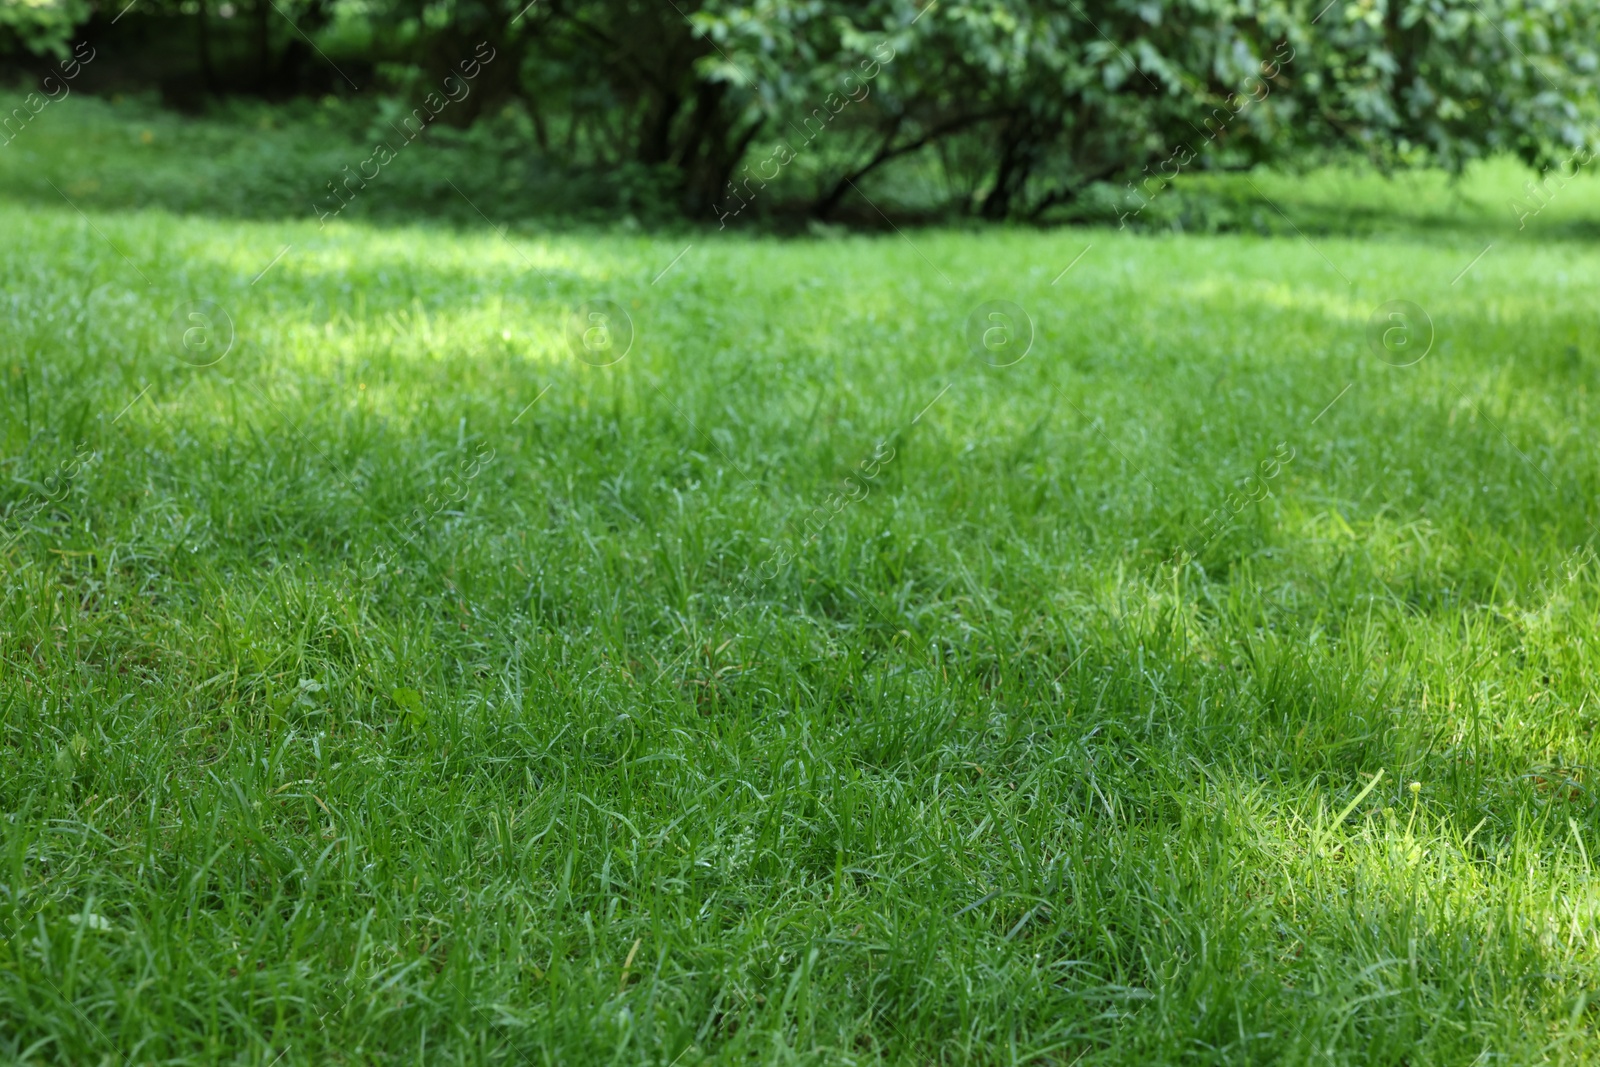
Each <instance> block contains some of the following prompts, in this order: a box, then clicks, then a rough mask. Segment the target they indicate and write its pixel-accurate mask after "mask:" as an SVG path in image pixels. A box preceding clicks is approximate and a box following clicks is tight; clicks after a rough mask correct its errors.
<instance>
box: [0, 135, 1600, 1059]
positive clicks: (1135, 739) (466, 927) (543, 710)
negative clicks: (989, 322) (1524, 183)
mask: <svg viewBox="0 0 1600 1067" xmlns="http://www.w3.org/2000/svg"><path fill="white" fill-rule="evenodd" d="M41 121H42V119H41ZM33 132H38V133H39V134H40V135H41V137H42V136H43V134H44V132H45V130H43V129H41V130H39V131H30V135H31V134H32V133H33ZM1581 191H1582V190H1580V189H1574V190H1573V192H1574V194H1575V195H1576V194H1577V193H1578V192H1581ZM1512 192H1514V190H1508V191H1507V195H1508V196H1509V195H1511V193H1512ZM83 206H84V207H85V210H86V214H80V213H79V212H78V211H77V210H75V209H74V208H72V207H70V206H68V205H67V204H65V203H61V204H60V205H59V206H48V205H47V204H46V202H45V201H44V200H34V199H31V198H30V199H29V200H28V201H27V202H26V203H23V202H0V232H3V233H5V234H6V235H7V240H6V241H5V242H4V244H3V245H0V292H3V293H4V300H5V310H4V319H3V322H4V332H3V333H0V412H3V415H0V440H3V442H4V447H3V455H4V464H5V467H4V479H3V483H0V509H3V516H4V519H3V522H0V530H3V531H4V533H3V540H0V561H3V563H0V565H3V567H4V578H3V581H4V590H5V592H4V602H3V608H0V655H3V657H4V672H3V675H0V726H3V734H0V803H3V807H4V811H5V817H4V819H3V821H0V869H3V872H4V873H3V874H0V885H3V890H4V891H3V893H0V921H3V923H4V933H5V935H6V938H5V940H4V942H3V943H0V1019H3V1020H4V1025H0V1042H3V1045H0V1048H3V1050H4V1054H5V1055H6V1056H7V1057H8V1058H18V1059H22V1060H26V1061H30V1062H75V1063H87V1062H122V1059H121V1058H120V1057H119V1053H120V1054H121V1055H122V1056H125V1057H126V1059H127V1060H128V1061H131V1062H140V1063H143V1062H213V1061H227V1062H241V1063H271V1062H274V1060H275V1058H276V1057H279V1056H281V1057H282V1058H281V1060H278V1061H277V1062H281V1063H284V1064H288V1063H323V1062H349V1063H369V1062H370V1063H388V1062H402V1061H404V1062H414V1061H415V1062H433V1061H444V1062H457V1061H460V1062H504V1063H518V1062H524V1061H532V1062H550V1063H558V1062H559V1063H572V1062H596V1061H601V1060H604V1061H606V1062H612V1061H630V1062H653V1063H661V1064H668V1063H673V1062H677V1063H681V1064H685V1065H687V1064H693V1063H702V1062H713V1061H715V1062H725V1061H737V1060H759V1061H767V1060H773V1061H780V1060H782V1061H787V1060H805V1061H808V1062H875V1061H878V1060H885V1061H893V1062H911V1063H927V1062H941V1063H944V1062H948V1063H958V1062H981V1063H998V1062H1008V1063H1009V1062H1020V1061H1023V1060H1033V1061H1041V1062H1059V1063H1072V1062H1080V1063H1084V1064H1089V1063H1111V1062H1140V1063H1147V1062H1179V1061H1182V1062H1196V1063H1252V1062H1287V1063H1316V1064H1326V1063H1351V1064H1357V1063H1361V1064H1366V1063H1387V1064H1402V1063H1404V1064H1422V1063H1468V1062H1483V1063H1488V1062H1546V1061H1549V1062H1563V1061H1570V1062H1581V1061H1583V1060H1585V1059H1587V1058H1591V1057H1593V1056H1595V1055H1596V1054H1597V1053H1600V1048H1597V1045H1600V1042H1597V1041H1596V1038H1595V1035H1594V1030H1593V1026H1594V1005H1593V1003H1592V1001H1593V987H1594V975H1595V973H1596V966H1597V964H1600V945H1597V944H1596V935H1595V917H1596V916H1595V912H1596V908H1597V904H1600V897H1597V895H1596V892H1595V889H1594V881H1593V873H1592V872H1593V854H1594V853H1595V851H1596V850H1597V849H1600V812H1597V808H1596V804H1595V796H1594V792H1593V790H1594V788H1595V779H1594V774H1593V769H1592V765H1593V763H1594V761H1595V758H1596V742H1595V740H1594V736H1593V731H1594V727H1595V723H1596V715H1597V711H1596V708H1595V707H1594V697H1593V681H1594V679H1595V677H1596V667H1597V654H1600V652H1597V649H1596V647H1595V644H1594V640H1593V629H1594V622H1595V618H1596V612H1597V609H1600V571H1597V567H1600V564H1597V561H1596V559H1595V556H1594V540H1595V535H1596V525H1595V524H1596V523H1597V522H1600V514H1597V509H1596V508H1595V507H1594V504H1593V501H1594V498H1595V494H1596V491H1597V488H1600V486H1597V481H1600V475H1597V473H1596V472H1595V470H1594V467H1593V465H1592V463H1590V462H1588V460H1589V458H1590V457H1591V456H1592V454H1593V451H1594V449H1595V447H1596V444H1597V441H1600V429H1597V427H1596V420H1595V417H1594V414H1593V413H1592V412H1591V410H1590V408H1589V403H1588V393H1589V389H1590V387H1591V385H1593V384H1594V383H1595V381H1596V378H1597V374H1600V337H1597V330H1596V324H1595V321H1594V315H1593V309H1592V303H1591V302H1590V301H1589V300H1588V294H1590V293H1592V292H1593V291H1594V286H1595V284H1596V283H1597V281H1600V254H1596V253H1595V252H1594V251H1593V250H1592V249H1589V248H1587V247H1584V246H1581V245H1578V244H1576V243H1572V242H1567V243H1551V242H1546V243H1538V242H1535V241H1533V240H1530V239H1528V238H1527V237H1526V236H1524V237H1521V238H1517V237H1507V236H1505V235H1504V234H1501V235H1499V236H1496V237H1495V242H1496V243H1495V244H1494V246H1493V248H1492V249H1490V250H1489V252H1488V253H1487V254H1485V255H1483V256H1482V258H1480V259H1478V260H1477V261H1476V262H1475V263H1474V257H1477V256H1479V254H1480V253H1481V252H1482V251H1483V249H1484V245H1485V244H1487V243H1488V242H1489V238H1488V237H1481V236H1478V235H1476V234H1474V233H1472V232H1470V228H1468V229H1467V230H1466V231H1464V232H1460V233H1457V234H1454V235H1452V234H1451V233H1445V234H1439V235H1433V236H1430V237H1427V238H1426V239H1424V238H1420V237H1419V238H1410V239H1405V238H1398V237H1397V238H1368V239H1363V240H1355V239H1350V238H1343V237H1324V236H1317V237H1316V239H1315V241H1314V243H1312V242H1309V241H1307V240H1306V239H1304V238H1302V237H1300V236H1297V235H1293V234H1292V233H1291V234H1290V235H1287V236H1282V237H1271V236H1269V237H1254V236H1251V237H1245V236H1227V237H1196V236H1161V237H1151V236H1143V237H1140V236H1133V235H1130V234H1126V233H1117V232H1115V231H1111V230H1082V231H1058V232H1053V233H1047V234H1041V233H1008V232H995V233H989V234H983V235H967V234H959V233H953V232H915V233H911V234H909V235H908V236H905V237H902V236H889V237H885V238H881V239H879V238H864V237H862V238H855V237H852V238H844V239H836V240H809V241H790V242H783V241H778V240H774V239H763V238H759V237H755V236H750V235H743V236H738V235H730V234H722V235H698V236H696V235H689V236H686V237H681V238H676V239H673V238H651V237H642V236H636V235H629V234H626V233H620V232H617V233H598V232H597V233H592V234H585V233H573V234H560V235H553V234H548V233H536V232H527V231H524V232H515V231H513V232H511V233H509V234H508V235H506V236H504V237H502V236H500V235H499V234H497V233H496V232H494V231H492V230H489V229H488V228H487V227H483V228H479V229H467V230H460V229H453V228H445V227H433V226H426V225H421V224H415V225H410V226H390V227H388V228H385V229H377V228H372V227H369V226H367V225H365V224H362V223H360V222H355V223H347V222H343V221H341V222H339V223H336V224H335V225H333V226H331V227H329V228H327V229H324V230H319V229H318V228H317V227H316V225H315V224H314V223H313V222H310V221H309V220H298V219H297V220H293V221H288V222H267V221H227V220H217V219H210V218H205V217H201V216H175V215H172V214H168V213H164V212H161V211H137V210H113V209H110V208H96V207H95V206H94V205H93V204H92V203H90V204H85V205H83ZM691 242H692V246H691V247H689V248H688V249H687V250H685V245H691ZM285 246H290V247H289V248H288V250H287V251H284V248H285ZM280 253H282V254H281V256H280ZM680 254H681V255H680ZM1080 254H1081V256H1082V258H1081V259H1078V260H1077V261H1076V263H1075V265H1073V266H1072V267H1071V269H1069V270H1065V272H1064V273H1063V271H1064V269H1065V268H1067V267H1068V265H1069V264H1071V263H1073V261H1074V257H1078V256H1079V255H1080ZM675 257H678V258H676V259H675ZM1469 264H1471V266H1470V269H1466V268H1468V267H1469ZM601 299H605V300H610V301H614V302H615V303H616V304H617V305H618V306H620V307H621V308H623V309H624V310H625V311H626V313H627V315H628V316H629V318H630V319H631V322H632V326H633V332H634V336H633V342H632V347H631V348H630V349H629V350H628V352H627V353H626V356H625V357H624V358H622V359H621V360H620V361H618V362H615V363H614V364H612V365H610V366H604V367H600V366H594V365H591V364H590V363H586V362H584V361H582V360H580V359H578V358H576V355H575V353H574V350H573V349H572V348H571V347H570V345H569V344H568V342H567V340H566V337H565V333H564V331H565V329H566V323H567V320H568V317H569V316H570V315H571V314H572V312H573V311H574V310H575V309H576V308H578V307H579V306H580V305H583V304H585V303H586V302H594V301H598V300H601ZM1396 299H1406V300H1411V301H1414V302H1415V303H1417V304H1418V305H1420V306H1421V307H1422V308H1424V309H1425V310H1426V312H1427V314H1428V315H1429V316H1430V318H1431V321H1432V327H1433V329H1432V332H1433V338H1432V345H1431V348H1430V349H1429V350H1428V351H1427V354H1426V356H1425V357H1424V358H1422V359H1421V360H1420V362H1416V363H1414V364H1412V365H1410V366H1404V367H1400V366H1393V365H1391V363H1394V362H1403V360H1399V359H1391V360H1390V362H1385V361H1383V360H1382V359H1380V358H1379V355H1378V353H1377V352H1375V351H1374V350H1373V349H1372V348H1371V347H1370V346H1369V345H1368V342H1367V331H1368V324H1369V319H1370V318H1371V316H1372V314H1373V312H1374V310H1375V309H1377V308H1378V307H1379V306H1380V305H1382V304H1384V303H1385V302H1387V301H1390V300H1396ZM198 300H208V301H212V302H214V303H215V304H216V305H218V306H220V307H221V308H222V309H224V310H225V311H226V313H227V315H228V317H229V318H230V319H231V323H232V333H233V338H232V345H231V348H229V350H228V351H227V352H226V354H225V355H224V356H222V358H221V359H220V361H218V362H216V363H214V364H213V365H210V366H204V367H199V366H195V365H194V364H196V363H206V362H209V361H210V360H209V357H208V358H200V357H199V356H198V355H197V354H196V352H197V351H199V352H201V353H205V352H207V351H210V352H211V354H214V350H204V349H202V350H196V349H193V348H191V349H188V350H185V349H184V348H183V347H182V346H181V345H180V344H176V343H174V340H173V336H172V335H173V330H172V318H173V315H174V313H175V312H180V309H183V308H184V306H185V305H187V304H188V303H189V302H191V301H198ZM990 300H1009V301H1013V302H1015V303H1017V304H1019V305H1021V306H1022V307H1023V308H1025V309H1026V310H1027V312H1028V313H1029V315H1030V316H1031V319H1032V322H1033V325H1034V330H1035V337H1034V340H1033V343H1032V348H1031V350H1030V351H1029V352H1028V353H1027V355H1026V357H1025V358H1023V359H1021V360H1020V361H1019V362H1016V363H1014V364H1013V365H1010V366H1006V367H994V366H990V365H989V364H988V363H986V362H984V361H982V360H980V359H977V358H975V357H974V354H973V353H972V352H971V351H969V349H968V347H967V344H966V342H965V340H964V338H963V332H964V329H965V327H966V323H967V319H968V316H969V314H970V313H971V312H972V310H973V309H974V308H975V307H977V306H978V305H979V304H980V303H982V302H984V301H990ZM221 321H222V320H221V319H220V318H218V317H216V316H213V323H214V324H215V323H220V322H221ZM193 325H194V323H193V322H191V321H190V320H187V319H181V318H180V326H179V333H180V335H181V332H182V330H183V329H185V328H189V327H191V326H193ZM583 325H584V326H589V325H592V324H591V323H588V322H585V323H584V324H583ZM611 326H612V327H613V328H616V326H617V322H616V320H615V317H614V316H613V320H612V322H611ZM614 336H618V337H620V336H621V334H620V333H617V334H615V335H614ZM223 338H224V334H216V333H213V334H211V335H210V336H209V338H200V337H199V336H198V335H191V341H198V340H201V339H208V340H210V341H211V342H213V343H220V342H221V340H223ZM185 356H186V357H187V359H185V358H180V357H185ZM596 361H597V362H602V361H603V360H596ZM1006 361H1007V360H1003V359H1001V360H996V362H1006ZM1290 457H1292V458H1290ZM864 465H865V466H864ZM869 469H870V470H871V472H872V473H871V476H870V477H869V476H868V475H867V474H866V471H867V470H869ZM1252 472H1254V473H1255V474H1256V475H1257V476H1258V480H1257V481H1255V482H1253V483H1246V482H1245V481H1244V479H1245V478H1246V477H1247V476H1248V475H1250V474H1251V473H1252ZM1264 472H1270V474H1269V475H1266V476H1265V477H1261V476H1262V475H1263V474H1264ZM847 477H851V478H852V479H853V480H852V481H851V482H850V483H849V486H850V488H849V489H848V490H846V489H845V488H844V485H845V479H846V478H847ZM1263 492H1265V493H1267V494H1269V495H1263ZM1230 494H1238V495H1237V496H1234V498H1233V499H1234V500H1236V501H1239V502H1240V507H1239V510H1238V512H1237V514H1234V513H1233V509H1232V507H1231V506H1230V504H1229V498H1230ZM1251 495H1254V496H1261V497H1262V498H1261V499H1260V500H1258V501H1250V502H1245V499H1244V498H1245V497H1247V496H1251ZM1218 508H1222V509H1224V511H1225V513H1227V514H1229V515H1230V516H1231V518H1230V520H1229V522H1228V523H1227V525H1226V527H1225V529H1224V530H1223V531H1222V532H1221V533H1220V534H1218V535H1216V536H1214V537H1213V536H1212V535H1211V533H1210V532H1209V531H1204V530H1203V523H1204V520H1205V518H1206V516H1208V515H1210V514H1212V513H1213V512H1215V511H1216V509H1218ZM779 550H781V551H779ZM775 551H778V554H777V555H775V554H774V553H775Z"/></svg>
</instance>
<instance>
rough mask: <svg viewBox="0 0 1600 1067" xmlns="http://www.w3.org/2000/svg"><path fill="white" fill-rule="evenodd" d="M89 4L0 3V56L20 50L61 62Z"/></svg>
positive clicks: (78, 0)
mask: <svg viewBox="0 0 1600 1067" xmlns="http://www.w3.org/2000/svg"><path fill="white" fill-rule="evenodd" d="M88 17H89V2H88V0H0V55H4V54H5V53H6V52H8V51H16V50H21V51H25V52H29V53H32V54H35V55H49V56H54V57H56V58H57V59H64V58H66V55H67V46H68V44H69V43H70V42H71V40H72V36H73V32H74V31H75V30H76V29H77V28H78V26H79V25H80V24H81V23H83V22H84V21H85V20H86V19H87V18H88Z"/></svg>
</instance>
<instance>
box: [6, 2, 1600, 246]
mask: <svg viewBox="0 0 1600 1067" xmlns="http://www.w3.org/2000/svg"><path fill="white" fill-rule="evenodd" d="M125 2H126V0H116V6H114V7H112V6H104V7H102V6H94V5H91V4H88V3H85V2H83V0H64V2H62V3H58V4H57V5H55V6H48V5H47V6H43V7H40V6H36V5H34V4H32V3H28V2H23V0H0V56H3V57H4V59H3V61H4V63H5V64H6V66H7V67H9V68H10V69H11V73H12V74H13V75H16V74H18V73H21V74H25V75H26V76H27V77H30V78H32V79H34V80H35V81H38V82H39V83H40V84H41V85H42V87H43V89H45V90H48V88H49V86H48V84H45V82H46V81H47V77H48V76H49V75H50V74H51V72H52V71H54V70H55V69H56V66H57V65H58V63H59V62H60V60H61V59H62V58H64V57H66V56H68V55H69V54H71V50H72V49H73V48H74V47H76V48H79V49H81V48H82V47H83V46H84V43H85V42H87V43H88V44H89V46H90V47H92V50H93V52H94V55H95V57H96V58H95V59H94V61H93V62H92V63H91V64H89V65H88V66H87V67H86V68H85V70H84V72H83V76H82V80H81V82H80V85H79V87H80V88H82V87H88V88H89V89H91V90H93V91H111V90H119V91H127V90H159V91H160V93H161V94H162V96H163V98H164V99H165V100H166V101H167V102H169V103H170V104H172V105H174V106H178V107H184V108H203V107H206V106H207V105H208V104H210V103H211V102H214V101H218V100H221V99H224V98H228V97H240V96H248V97H259V98H265V99H273V100H282V99H289V98H294V97H301V96H314V97H321V96H325V95H326V94H336V95H338V96H342V97H349V98H352V99H358V100H360V99H376V98H378V97H380V96H384V97H391V98H394V99H396V100H398V101H400V104H401V107H402V109H403V113H404V114H405V115H406V116H407V119H406V122H407V125H406V127H404V128H406V129H409V128H411V127H412V126H415V127H416V128H417V129H421V128H422V127H426V126H429V125H433V124H444V125H448V126H452V127H457V128H468V127H472V126H474V124H477V123H480V122H481V121H482V120H483V119H484V118H485V117H486V116H494V115H504V114H506V113H507V109H511V111H512V112H514V113H515V114H517V115H519V116H520V117H521V118H522V119H523V120H524V121H523V122H522V124H521V127H520V128H523V129H525V130H526V134H525V136H524V138H523V143H521V144H519V145H517V146H516V150H517V151H521V152H525V153H527V154H528V155H529V156H530V157H531V156H537V157H539V159H540V160H541V161H542V163H543V164H544V165H546V166H548V165H552V164H554V165H559V166H561V167H564V168H568V169H569V171H570V172H572V173H574V174H579V173H583V172H588V173H591V174H594V173H597V172H604V173H606V174H609V175H616V174H625V175H628V176H630V180H632V181H635V182H637V183H643V184H647V185H649V187H650V188H651V189H653V190H654V191H655V195H656V196H657V197H658V199H659V200H660V202H661V203H662V204H665V205H668V206H669V208H670V209H671V210H674V211H679V212H683V213H686V214H688V215H689V216H691V217H697V218H700V219H702V220H705V221H708V222H713V223H716V224H717V225H721V226H726V225H729V224H730V223H731V222H732V221H733V220H736V219H741V220H746V221H748V220H749V219H752V218H758V217H761V218H771V217H813V218H819V219H830V218H840V217H844V218H870V217H872V216H873V215H874V213H875V212H876V210H877V208H876V206H875V202H876V194H874V195H873V198H872V199H869V191H870V190H873V189H876V190H880V191H881V195H882V196H884V197H885V198H886V199H887V200H888V201H890V202H893V203H896V204H901V205H904V204H908V203H914V204H920V205H923V208H924V210H926V211H927V212H929V213H934V214H940V215H946V216H948V215H972V216H977V217H980V218H985V219H994V220H1000V219H1020V220H1042V219H1049V218H1051V217H1052V216H1053V215H1057V214H1059V213H1061V212H1063V211H1070V210H1071V209H1072V208H1073V206H1074V205H1076V204H1078V203H1080V202H1081V201H1082V200H1083V198H1084V197H1085V196H1087V195H1090V194H1091V193H1092V192H1095V191H1098V195H1100V196H1102V197H1105V196H1107V195H1113V196H1114V198H1115V204H1116V207H1115V213H1116V214H1118V215H1119V216H1122V217H1123V218H1124V219H1126V218H1128V217H1130V216H1137V215H1138V214H1139V213H1140V212H1141V211H1142V210H1143V209H1144V206H1145V205H1147V204H1148V203H1149V202H1150V200H1151V199H1152V198H1154V197H1156V196H1158V195H1159V194H1160V192H1161V190H1162V189H1163V188H1165V186H1166V184H1167V182H1168V181H1170V179H1172V178H1174V177H1176V176H1177V175H1179V174H1181V173H1184V172H1187V171H1192V170H1199V169H1205V170H1229V169H1244V168H1249V167H1253V166H1255V165H1257V164H1261V163H1272V164H1277V165H1287V166H1298V165H1310V164H1314V163H1318V162H1323V161H1327V160H1329V159H1330V158H1338V157H1348V156H1352V155H1355V156H1360V157H1363V158H1366V159H1368V160H1371V161H1372V162H1373V163H1374V164H1375V165H1377V166H1379V167H1382V168H1395V167H1403V166H1411V165H1422V164H1426V165H1439V166H1444V167H1446V168H1452V169H1454V168H1459V167H1461V166H1462V165H1464V164H1465V163H1467V162H1469V161H1471V160H1472V159H1474V158H1477V157H1480V156H1484V155H1488V154H1493V153H1512V154H1515V155H1517V156H1519V157H1521V158H1522V159H1524V160H1525V161H1527V162H1529V163H1532V164H1534V165H1536V166H1540V165H1549V164H1552V163H1554V162H1556V161H1558V160H1570V159H1571V158H1573V152H1574V149H1587V148H1588V147H1589V146H1591V145H1593V144H1594V142H1595V141H1596V140H1597V138H1595V137H1594V136H1593V129H1594V127H1593V126H1592V125H1591V120H1592V118H1593V117H1594V114H1595V107H1594V105H1595V91H1596V71H1597V69H1600V64H1597V62H1596V47H1597V43H1600V18H1597V13H1600V3H1597V2H1596V0H1580V2H1574V3H1561V4H1555V3H1537V2H1516V0H1429V2H1414V0H1388V2H1384V0H1376V2H1373V0H1368V2H1364V3H1356V2H1353V0H1334V2H1333V3H1331V4H1326V0H1312V2H1310V3H1298V2H1293V0H1265V2H1262V3H1249V2H1226V0H1225V2H1222V3H1216V2H1209V0H1141V2H1137V3H1134V2H1117V0H1081V2H1080V0H1064V2H1059V3H1058V2H1053V0H1001V2H972V3H956V2H953V0H934V2H932V3H926V4H925V5H924V6H921V7H918V6H915V5H913V4H912V3H910V2H907V0H901V2H869V3H859V4H847V3H837V2H834V0H770V2H764V3H759V4H756V5H754V6H751V7H741V6H736V5H734V4H724V3H715V2H713V3H698V2H694V0H535V2H534V3H532V4H526V6H525V2H526V0H510V2H506V3H501V2H497V0H444V2H437V3H436V2H423V0H237V2H235V0H220V2H219V0H135V2H134V4H133V6H132V7H131V8H125V7H123V6H122V5H123V4H124V3H125ZM1325 4H1326V6H1325ZM466 64H472V65H473V66H472V76H471V77H470V78H469V77H468V76H467V70H468V67H467V66H465V65H466ZM386 147H388V146H387V145H384V146H379V148H377V149H375V150H374V155H373V157H372V159H373V160H374V163H373V165H374V166H382V165H383V164H382V162H381V161H378V160H377V157H378V155H379V154H380V153H381V150H382V149H383V148H386ZM1108 190H1109V191H1110V193H1109V194H1108V192H1107V191H1108Z"/></svg>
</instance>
